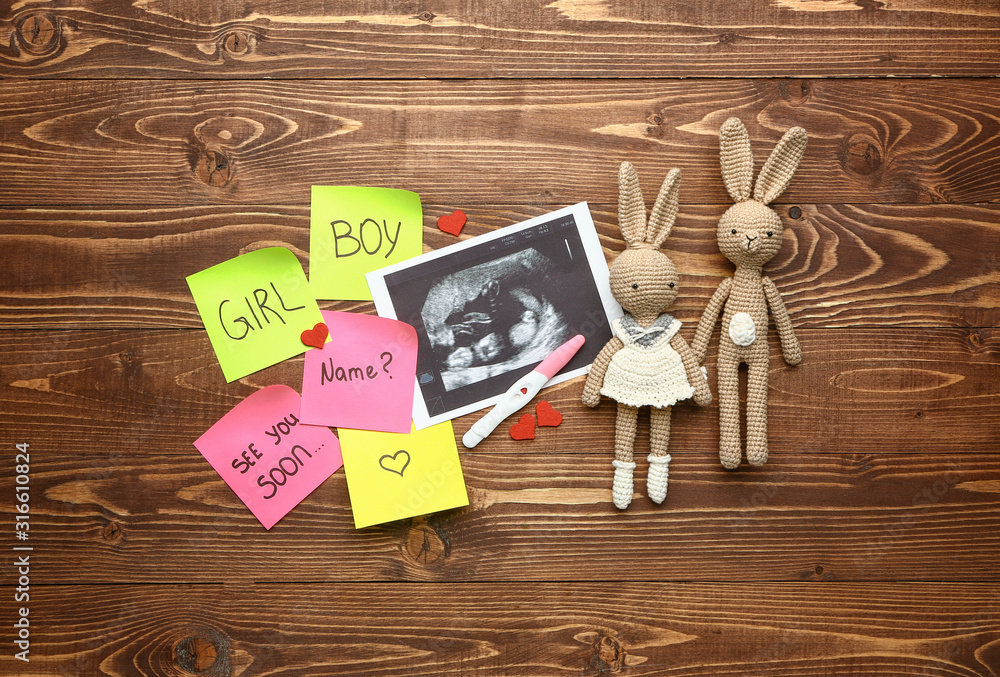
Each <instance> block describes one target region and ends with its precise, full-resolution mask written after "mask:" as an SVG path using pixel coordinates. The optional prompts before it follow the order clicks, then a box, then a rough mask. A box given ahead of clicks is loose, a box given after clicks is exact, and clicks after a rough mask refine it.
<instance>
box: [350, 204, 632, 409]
mask: <svg viewBox="0 0 1000 677" xmlns="http://www.w3.org/2000/svg"><path fill="white" fill-rule="evenodd" d="M607 276H608V273H607V264H606V263H605V260H604V256H603V252H602V250H601V248H600V244H599V243H598V241H597V233H596V231H595V230H594V227H593V222H592V221H591V220H590V213H589V210H588V209H587V207H586V204H585V203H581V204H580V205H575V206H574V207H570V208H567V209H565V210H560V211H558V212H553V213H552V214H548V215H546V216H544V217H538V218H536V219H532V220H530V221H527V222H525V223H523V224H518V225H515V226H510V227H508V228H504V229H501V230H499V231H495V232H494V233H490V234H488V235H483V236H480V237H478V238H474V239H472V240H468V241H466V242H463V243H460V244H456V245H453V246H451V247H446V248H444V249H441V250H438V251H435V252H431V253H430V254H425V255H424V256H421V257H417V258H416V259H412V260H410V261H407V262H405V263H402V264H397V265H395V266H392V267H390V268H386V269H384V270H382V271H377V272H376V273H373V274H371V275H370V276H369V284H370V286H371V289H372V295H373V297H374V298H375V305H376V308H377V309H378V311H379V314H380V315H384V316H388V317H395V318H396V319H399V320H402V321H404V322H407V323H409V324H411V325H413V327H414V328H415V329H416V331H417V337H418V341H419V347H418V351H417V398H416V399H417V400H419V402H418V404H417V406H416V407H415V410H414V423H415V424H417V425H418V427H423V426H421V423H423V424H424V425H429V424H432V423H438V422H440V421H442V420H446V419H449V418H454V417H455V416H459V415H462V414H464V413H468V412H470V411H475V410H477V409H480V408H482V407H485V406H488V405H489V404H491V403H492V402H494V401H495V400H496V399H497V398H498V397H499V396H500V395H502V394H503V393H504V392H505V391H506V389H507V388H508V387H510V386H511V385H512V384H513V383H514V382H515V381H517V379H519V378H520V377H521V376H523V375H524V374H525V373H527V372H528V371H530V370H531V369H532V368H533V367H534V366H535V365H537V364H538V363H539V362H541V361H542V360H544V359H545V358H546V357H547V356H548V355H549V354H550V353H551V352H552V351H554V350H555V349H556V348H558V347H559V346H560V345H562V344H563V343H565V342H566V341H568V340H569V339H570V338H571V337H573V336H574V335H576V334H583V335H584V337H585V338H586V339H587V342H586V343H585V344H584V347H583V348H582V349H581V351H580V353H578V354H577V355H576V357H574V359H573V360H572V361H571V362H570V363H569V364H568V365H567V367H566V369H565V370H564V371H563V372H561V373H560V375H558V376H557V377H556V379H554V380H553V382H558V381H560V380H565V379H566V378H571V377H572V376H575V375H578V374H581V373H585V372H586V369H587V367H588V366H589V365H590V363H591V362H593V360H594V358H595V357H596V356H597V353H598V352H599V351H600V349H601V347H602V346H603V345H604V344H605V342H607V340H608V339H610V337H611V329H610V318H611V317H617V316H618V315H620V314H621V308H620V307H619V306H618V305H617V303H615V302H614V300H613V299H612V298H611V295H610V291H609V290H608V289H607Z"/></svg>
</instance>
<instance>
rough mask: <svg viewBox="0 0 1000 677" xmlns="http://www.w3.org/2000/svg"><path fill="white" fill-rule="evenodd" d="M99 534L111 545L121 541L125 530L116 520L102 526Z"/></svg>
mask: <svg viewBox="0 0 1000 677" xmlns="http://www.w3.org/2000/svg"><path fill="white" fill-rule="evenodd" d="M101 535H102V536H103V537H104V540H106V541H107V542H108V543H111V544H112V545H117V544H118V543H121V542H122V539H124V538H125V531H124V530H123V529H122V526H121V525H120V524H118V523H117V522H108V523H107V524H106V525H105V526H104V530H103V531H102V532H101Z"/></svg>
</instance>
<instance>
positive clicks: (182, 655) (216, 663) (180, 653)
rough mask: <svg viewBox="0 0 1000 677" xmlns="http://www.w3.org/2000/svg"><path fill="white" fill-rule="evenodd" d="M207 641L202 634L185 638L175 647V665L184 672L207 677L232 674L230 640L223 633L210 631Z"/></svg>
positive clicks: (220, 676)
mask: <svg viewBox="0 0 1000 677" xmlns="http://www.w3.org/2000/svg"><path fill="white" fill-rule="evenodd" d="M202 634H206V635H209V636H210V637H212V639H206V638H205V637H202V636H201V634H197V635H191V636H190V637H185V638H184V639H182V640H181V641H179V642H177V644H176V645H175V646H174V652H173V653H174V656H173V658H174V664H175V665H176V666H177V667H178V668H180V669H181V670H183V671H184V672H187V673H191V674H195V675H206V676H207V677H223V676H228V675H229V674H231V672H232V671H231V669H230V661H229V646H230V642H229V640H228V639H227V638H226V637H225V636H224V635H222V634H221V633H218V632H214V631H209V632H205V633H202Z"/></svg>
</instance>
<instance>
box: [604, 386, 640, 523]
mask: <svg viewBox="0 0 1000 677" xmlns="http://www.w3.org/2000/svg"><path fill="white" fill-rule="evenodd" d="M638 418H639V409H638V408H636V407H630V406H628V405H626V404H621V403H620V402H619V403H618V418H617V419H616V420H615V460H614V461H612V462H611V465H613V466H614V467H615V480H614V483H613V484H612V488H611V496H612V498H613V499H614V502H615V507H616V508H618V509H619V510H624V509H625V508H627V507H628V506H629V503H631V502H632V472H633V471H634V470H635V461H633V460H632V449H633V448H634V447H635V428H636V420H637V419H638Z"/></svg>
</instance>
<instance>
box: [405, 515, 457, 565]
mask: <svg viewBox="0 0 1000 677" xmlns="http://www.w3.org/2000/svg"><path fill="white" fill-rule="evenodd" d="M404 549H405V551H406V554H407V555H409V557H410V559H412V560H413V561H415V562H419V563H420V564H423V565H425V566H426V565H428V564H435V563H437V562H440V561H442V560H444V559H445V558H446V557H448V555H450V554H451V543H450V541H449V539H448V534H447V533H446V532H445V531H444V529H442V528H440V527H436V528H435V527H432V526H431V525H429V524H427V523H426V522H422V521H417V520H414V524H413V526H412V527H411V528H410V529H409V530H408V531H407V532H406V543H405V544H404Z"/></svg>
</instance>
